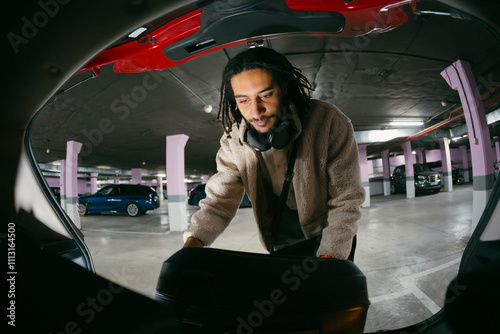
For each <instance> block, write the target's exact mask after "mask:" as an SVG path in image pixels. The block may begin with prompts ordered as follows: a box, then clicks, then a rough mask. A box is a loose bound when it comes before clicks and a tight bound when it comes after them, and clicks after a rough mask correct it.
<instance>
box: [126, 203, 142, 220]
mask: <svg viewBox="0 0 500 334" xmlns="http://www.w3.org/2000/svg"><path fill="white" fill-rule="evenodd" d="M126 211H127V214H128V215H129V216H130V217H137V216H138V215H139V214H140V213H141V210H140V209H139V206H138V205H137V204H136V203H128V204H127V208H126Z"/></svg>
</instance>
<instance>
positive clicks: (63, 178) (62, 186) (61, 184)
mask: <svg viewBox="0 0 500 334" xmlns="http://www.w3.org/2000/svg"><path fill="white" fill-rule="evenodd" d="M59 191H60V192H61V208H63V209H64V211H66V160H61V171H60V173H59Z"/></svg>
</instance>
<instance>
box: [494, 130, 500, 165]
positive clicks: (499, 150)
mask: <svg viewBox="0 0 500 334" xmlns="http://www.w3.org/2000/svg"><path fill="white" fill-rule="evenodd" d="M493 139H495V155H496V160H495V163H497V162H500V141H499V140H500V138H498V137H496V136H495V137H493Z"/></svg>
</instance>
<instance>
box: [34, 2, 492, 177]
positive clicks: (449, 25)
mask: <svg viewBox="0 0 500 334" xmlns="http://www.w3.org/2000/svg"><path fill="white" fill-rule="evenodd" d="M418 6H419V8H421V9H424V10H429V11H438V12H450V11H449V9H448V8H446V7H440V6H438V5H436V4H434V3H429V2H425V1H421V2H419V5H418ZM406 7H407V8H406ZM402 8H403V9H404V10H405V12H406V13H407V15H408V16H409V19H408V21H407V22H406V23H404V24H403V25H401V26H400V27H398V28H396V29H393V30H391V31H389V32H385V33H377V34H368V35H366V36H360V37H342V38H338V37H335V36H285V37H278V38H269V39H263V40H262V44H263V45H264V46H268V47H272V48H274V49H276V50H278V51H279V52H282V53H284V54H285V55H287V57H288V58H289V60H290V61H291V62H292V63H293V64H294V65H295V66H297V67H299V68H301V69H302V71H303V73H304V74H305V75H306V77H307V78H308V79H309V80H310V81H311V83H312V84H313V86H314V87H315V91H314V95H313V97H314V98H317V99H321V100H325V101H328V102H330V103H332V104H335V105H337V106H338V107H339V108H340V109H341V110H342V111H343V112H344V113H345V114H346V115H347V116H348V117H349V118H350V119H351V120H352V123H353V126H354V129H355V131H356V132H357V133H366V132H365V131H374V130H387V129H394V127H393V126H391V125H390V122H391V121H394V120H419V121H422V122H423V124H424V125H423V126H421V127H419V128H408V127H405V128H401V129H402V130H404V133H412V132H413V133H416V132H418V131H419V130H422V129H424V128H428V127H429V126H431V125H434V124H436V123H438V122H440V121H443V120H445V119H447V118H448V117H449V115H450V113H451V112H452V111H454V110H456V109H457V108H459V107H460V106H461V104H460V99H459V97H458V94H457V93H456V92H455V91H453V90H452V89H451V88H450V87H449V86H448V85H447V84H446V82H445V80H444V79H443V78H442V77H441V76H440V72H441V71H442V70H443V69H444V68H446V67H447V66H449V65H450V64H451V63H453V62H455V61H456V60H457V59H463V60H466V61H468V62H469V63H470V64H471V67H472V70H473V73H474V75H475V77H476V81H477V83H478V86H479V90H480V94H482V99H483V101H484V102H486V103H487V105H486V107H485V109H486V112H487V113H492V112H494V111H496V110H497V109H499V108H500V103H499V100H498V97H499V96H500V88H498V86H499V85H500V48H499V46H498V43H497V41H495V39H494V38H493V36H491V35H489V34H488V33H487V32H486V30H485V29H484V28H483V27H481V26H479V25H478V24H477V23H476V22H474V21H473V20H469V19H462V18H456V17H452V16H444V15H436V14H414V13H413V12H412V10H411V9H410V7H409V6H403V7H402ZM453 16H456V15H453ZM247 47H248V45H247V44H239V45H235V46H231V47H229V48H226V49H222V50H217V51H214V52H211V53H207V54H205V55H202V56H199V57H197V58H194V59H192V60H190V61H188V62H185V63H183V64H180V65H178V66H176V67H172V68H168V69H163V70H156V71H147V72H143V73H115V72H114V71H113V68H112V65H106V66H103V67H101V68H100V73H99V75H98V76H97V77H95V78H92V79H89V80H88V81H86V82H83V83H81V84H79V85H78V86H76V87H74V88H72V89H70V90H68V91H67V92H65V93H64V94H60V95H58V96H57V97H56V98H54V99H53V100H52V101H50V102H49V103H48V104H47V105H46V106H45V107H44V108H43V109H42V110H41V112H40V113H39V114H38V116H37V118H36V120H35V121H34V123H33V127H32V133H31V137H32V146H33V150H34V153H35V157H36V159H37V161H38V162H40V163H44V164H50V163H52V162H54V161H58V160H61V159H64V158H65V152H66V142H67V141H68V140H76V141H79V142H81V143H83V144H84V145H83V147H82V151H81V153H80V156H79V165H80V166H85V167H97V166H99V167H103V166H109V167H111V168H112V169H113V170H114V169H117V170H130V169H132V168H143V169H144V170H149V171H151V173H152V174H154V173H155V172H157V173H159V174H165V166H166V153H165V140H166V136H169V135H176V134H186V135H188V136H189V140H188V142H187V144H186V147H185V166H186V174H187V175H191V174H192V175H201V174H212V173H214V172H215V169H216V167H215V155H216V153H217V150H218V147H219V139H220V137H221V135H222V128H221V125H220V123H219V122H217V121H216V114H217V108H218V103H219V86H220V77H221V73H222V70H223V68H224V65H225V64H226V62H227V60H228V59H230V58H231V57H233V56H234V55H236V54H237V53H238V52H240V51H242V50H244V49H246V48H247ZM91 76H92V72H91V71H87V72H83V73H81V74H78V75H75V76H74V77H73V78H72V79H71V80H70V81H69V82H67V83H66V84H65V85H64V87H63V88H69V87H71V86H72V85H74V84H76V83H78V82H80V81H82V80H84V79H85V78H89V77H91ZM495 99H496V100H495ZM207 105H210V106H212V108H213V109H212V111H211V112H209V113H207V112H206V111H207V110H206V108H205V106H207ZM459 113H461V111H457V112H456V114H459ZM464 122H465V121H464V119H463V118H462V119H460V120H458V121H456V122H453V123H450V124H448V125H446V126H445V127H442V128H441V129H439V130H437V131H434V132H431V133H430V134H427V135H425V136H422V137H420V138H419V139H417V140H415V141H413V143H412V145H413V146H414V148H415V147H425V148H426V149H434V148H439V138H440V137H443V136H447V137H449V136H450V129H453V128H456V129H459V127H460V126H462V128H463V124H464ZM499 128H500V126H497V125H496V124H495V122H493V124H491V125H490V132H491V135H492V136H497V135H500V129H499ZM404 138H406V137H405V136H402V137H398V138H394V139H392V140H391V141H389V142H373V141H371V142H367V145H368V154H369V155H370V156H374V157H375V156H377V154H379V153H380V151H381V150H383V149H384V148H386V147H388V146H389V145H391V144H394V143H397V142H398V141H401V140H403V139H404ZM452 145H455V146H459V145H468V140H467V138H464V139H461V140H459V141H456V142H455V141H452ZM391 151H394V152H397V151H401V149H400V148H399V147H394V148H393V149H392V150H391Z"/></svg>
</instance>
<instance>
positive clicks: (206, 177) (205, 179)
mask: <svg viewBox="0 0 500 334" xmlns="http://www.w3.org/2000/svg"><path fill="white" fill-rule="evenodd" d="M209 178H210V176H208V175H207V174H205V175H203V180H202V181H201V183H202V184H205V183H207V182H208V179H209Z"/></svg>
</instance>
